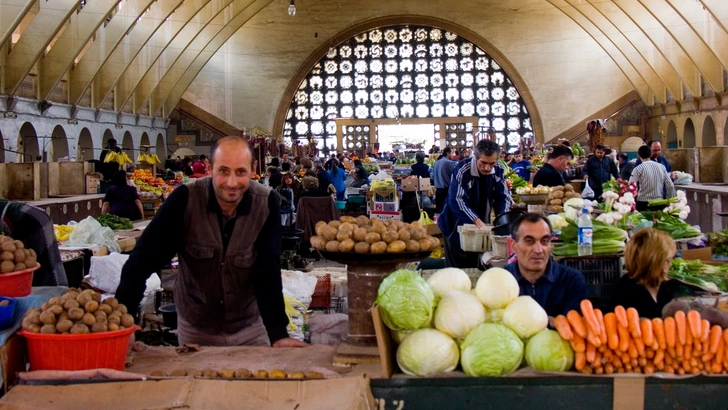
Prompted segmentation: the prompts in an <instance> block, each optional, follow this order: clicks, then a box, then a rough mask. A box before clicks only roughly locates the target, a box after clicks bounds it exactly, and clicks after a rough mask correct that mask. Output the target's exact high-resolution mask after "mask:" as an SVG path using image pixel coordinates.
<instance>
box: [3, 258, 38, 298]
mask: <svg viewBox="0 0 728 410" xmlns="http://www.w3.org/2000/svg"><path fill="white" fill-rule="evenodd" d="M38 268H40V263H39V264H36V265H35V267H33V268H28V269H23V270H19V271H17V272H10V273H3V274H0V296H8V297H11V298H19V297H23V296H28V295H30V291H31V289H32V288H33V272H35V271H36V270H38Z"/></svg>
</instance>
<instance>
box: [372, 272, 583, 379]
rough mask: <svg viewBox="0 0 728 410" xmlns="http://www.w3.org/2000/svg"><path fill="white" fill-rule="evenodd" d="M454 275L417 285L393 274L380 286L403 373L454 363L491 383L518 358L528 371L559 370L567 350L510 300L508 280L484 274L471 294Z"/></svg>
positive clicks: (514, 294) (512, 283)
mask: <svg viewBox="0 0 728 410" xmlns="http://www.w3.org/2000/svg"><path fill="white" fill-rule="evenodd" d="M472 287H473V286H472V282H471V280H470V278H469V277H468V275H467V274H466V273H465V272H463V271H462V270H460V269H454V268H447V269H441V270H439V271H437V272H435V274H433V275H432V276H431V277H430V278H429V279H428V280H427V281H425V280H424V279H423V278H422V277H421V276H420V275H419V274H418V273H417V272H414V271H410V270H398V271H396V272H394V273H392V274H391V275H390V276H388V277H387V278H385V279H384V281H382V284H381V286H380V287H379V292H378V296H377V304H378V305H379V310H380V312H381V315H382V319H383V321H384V323H385V324H386V325H387V327H389V328H390V329H391V330H392V336H393V338H394V340H395V341H396V342H397V343H400V344H399V347H398V348H397V364H398V365H399V367H400V368H401V369H402V371H403V372H404V373H406V374H409V375H413V376H432V375H435V374H438V373H441V372H449V371H453V370H455V369H456V368H457V367H458V364H460V365H461V367H462V370H463V371H464V372H465V373H466V374H468V375H470V376H490V377H498V376H505V375H508V374H510V373H512V372H514V371H515V370H517V369H518V368H519V367H520V366H521V364H522V362H523V360H524V359H525V361H526V363H527V364H528V365H529V366H531V367H533V368H534V369H536V370H543V371H566V370H569V369H571V367H572V365H573V364H574V352H573V350H572V349H571V346H570V345H569V343H568V342H565V341H564V340H563V339H561V337H560V336H559V334H558V332H555V331H552V330H548V329H546V326H547V324H548V317H547V315H546V311H544V310H543V308H542V307H541V306H540V305H539V304H538V303H537V302H536V301H535V300H533V299H532V298H531V297H530V296H520V297H519V296H518V294H519V286H518V283H517V282H516V279H515V278H514V276H513V275H512V274H511V273H510V272H508V271H506V270H505V269H501V268H493V269H489V270H487V271H485V272H483V274H482V275H481V276H480V277H479V278H478V280H477V282H476V284H475V288H474V289H473V288H472Z"/></svg>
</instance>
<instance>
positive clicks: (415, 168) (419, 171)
mask: <svg viewBox="0 0 728 410" xmlns="http://www.w3.org/2000/svg"><path fill="white" fill-rule="evenodd" d="M415 160H416V161H417V162H416V163H415V164H412V166H411V167H410V169H411V170H412V171H411V172H410V175H411V176H413V177H420V178H429V177H430V167H428V166H427V164H425V154H424V153H423V152H418V153H417V154H415Z"/></svg>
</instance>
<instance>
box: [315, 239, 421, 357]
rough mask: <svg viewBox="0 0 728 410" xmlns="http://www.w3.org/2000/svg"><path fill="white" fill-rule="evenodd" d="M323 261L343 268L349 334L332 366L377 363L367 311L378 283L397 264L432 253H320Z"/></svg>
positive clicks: (372, 325)
mask: <svg viewBox="0 0 728 410" xmlns="http://www.w3.org/2000/svg"><path fill="white" fill-rule="evenodd" d="M320 252H321V255H322V256H323V258H324V259H326V260H329V261H333V262H338V263H342V264H345V265H347V267H348V269H347V279H348V310H349V312H348V315H349V334H348V336H347V337H346V341H345V342H344V343H342V344H341V346H340V347H339V350H338V354H337V356H336V357H335V360H334V361H335V362H336V363H344V364H346V363H349V364H350V363H371V362H378V361H379V353H378V351H377V348H376V343H377V338H376V335H375V332H374V323H373V321H372V316H371V312H370V309H371V307H372V305H373V304H374V301H375V300H376V299H377V291H378V289H379V285H380V284H381V283H382V280H383V279H384V278H385V277H387V276H389V274H390V273H392V272H393V271H394V270H396V269H397V267H398V266H399V265H402V264H405V263H409V262H419V261H421V260H423V259H425V258H427V257H428V256H429V255H430V254H431V253H432V252H431V251H424V252H407V253H388V254H386V253H385V254H377V255H372V254H357V253H339V252H327V251H320Z"/></svg>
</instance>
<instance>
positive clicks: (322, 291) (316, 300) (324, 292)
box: [308, 273, 331, 309]
mask: <svg viewBox="0 0 728 410" xmlns="http://www.w3.org/2000/svg"><path fill="white" fill-rule="evenodd" d="M308 307H310V308H312V309H315V308H319V309H321V308H326V309H328V308H330V307H331V275H330V274H328V273H327V274H325V275H321V276H317V277H316V287H315V288H314V290H313V295H311V304H310V305H309V306H308Z"/></svg>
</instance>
